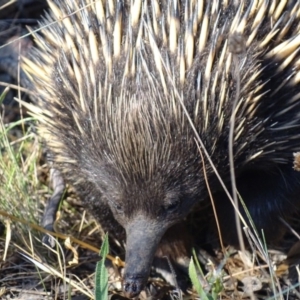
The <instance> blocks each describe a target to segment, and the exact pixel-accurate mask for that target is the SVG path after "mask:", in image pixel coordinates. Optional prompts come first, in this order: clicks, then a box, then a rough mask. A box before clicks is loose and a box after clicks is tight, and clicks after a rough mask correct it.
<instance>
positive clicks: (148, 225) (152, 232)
mask: <svg viewBox="0 0 300 300" xmlns="http://www.w3.org/2000/svg"><path fill="white" fill-rule="evenodd" d="M166 229H167V228H166V226H165V224H162V223H161V222H159V221H157V220H149V218H147V217H145V216H143V215H138V216H136V217H135V218H134V219H133V220H132V221H130V223H129V224H128V225H127V226H126V235H127V239H126V258H125V262H126V266H125V272H124V276H123V290H124V292H125V294H126V296H127V297H128V298H133V297H135V296H137V295H138V294H139V293H140V292H141V291H142V290H143V288H144V286H145V284H146V283H147V280H148V276H149V273H150V268H151V265H152V261H153V257H154V255H155V252H156V249H157V247H158V244H159V242H160V240H161V237H162V236H163V234H164V233H165V231H166Z"/></svg>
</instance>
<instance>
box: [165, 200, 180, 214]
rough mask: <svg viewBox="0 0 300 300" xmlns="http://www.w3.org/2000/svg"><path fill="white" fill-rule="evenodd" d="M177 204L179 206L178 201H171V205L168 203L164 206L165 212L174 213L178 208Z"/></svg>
mask: <svg viewBox="0 0 300 300" xmlns="http://www.w3.org/2000/svg"><path fill="white" fill-rule="evenodd" d="M179 204H180V201H179V200H176V201H173V202H171V203H168V204H167V205H166V206H165V210H166V211H167V212H173V211H175V210H176V209H177V208H178V207H179Z"/></svg>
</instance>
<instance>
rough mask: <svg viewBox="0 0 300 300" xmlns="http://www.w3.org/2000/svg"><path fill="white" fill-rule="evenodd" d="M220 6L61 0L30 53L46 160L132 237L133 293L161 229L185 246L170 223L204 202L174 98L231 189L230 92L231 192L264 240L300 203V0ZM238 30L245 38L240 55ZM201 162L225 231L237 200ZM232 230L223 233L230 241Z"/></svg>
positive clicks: (197, 164)
mask: <svg viewBox="0 0 300 300" xmlns="http://www.w3.org/2000/svg"><path fill="white" fill-rule="evenodd" d="M228 2H229V3H227V1H219V0H214V1H204V0H198V1H197V0H186V1H176V0H171V1H164V0H163V1H157V0H152V1H150V0H149V1H141V0H140V1H139V0H136V1H114V0H111V1H101V0H99V1H95V2H94V1H89V0H83V1H79V2H78V1H74V0H67V1H59V0H56V1H55V3H52V2H50V6H51V9H52V12H51V13H50V15H49V16H47V18H46V20H45V21H44V24H49V25H48V26H47V27H46V28H44V29H43V34H42V35H41V36H40V35H38V34H35V36H36V41H37V43H38V47H37V48H36V50H35V51H34V52H33V54H32V57H31V60H26V63H25V66H24V68H25V69H26V70H27V72H28V75H29V77H30V78H31V80H32V81H33V82H34V84H35V86H36V91H37V93H38V95H39V97H38V99H37V100H36V104H35V105H34V106H33V105H32V106H30V109H31V110H32V111H33V112H34V114H35V115H36V116H37V118H38V119H39V121H40V126H39V129H40V134H41V136H42V137H43V138H44V140H45V141H46V143H47V146H48V148H49V149H50V151H51V153H52V156H53V159H52V160H53V163H54V166H55V167H56V168H57V169H58V170H60V171H61V172H62V173H63V174H64V177H65V179H66V180H67V181H68V182H70V183H72V184H73V185H74V187H75V188H76V189H77V191H78V193H79V194H80V195H81V198H82V201H83V202H84V203H85V204H86V206H87V207H88V208H89V209H90V211H91V212H93V214H94V216H95V217H96V218H97V219H98V220H99V222H100V223H101V225H102V226H103V228H104V230H108V231H109V233H110V234H112V235H114V234H115V235H116V236H117V237H118V238H121V239H122V237H124V231H123V229H122V228H124V229H125V231H126V234H127V241H126V268H125V274H124V285H123V287H124V290H125V291H126V293H127V295H129V296H135V295H137V294H138V293H139V292H140V291H141V289H142V288H143V286H144V284H145V282H146V280H147V277H148V275H149V270H150V266H151V263H152V260H153V256H154V254H155V251H156V249H157V247H158V245H159V243H160V241H161V237H162V236H164V234H165V233H166V232H167V237H166V236H164V237H163V238H162V241H168V239H169V238H171V239H172V242H170V243H169V245H175V246H174V247H175V248H176V243H177V244H178V245H179V244H180V243H181V244H182V242H183V240H184V239H183V236H184V234H181V233H180V231H178V226H177V229H176V231H173V232H172V230H173V229H172V228H173V227H172V226H173V225H174V224H179V228H180V224H183V219H184V218H185V217H186V216H187V215H188V214H189V213H190V212H191V211H192V210H193V207H194V205H195V204H196V203H199V202H200V201H209V200H208V198H207V197H208V193H207V190H206V184H205V181H204V175H203V171H204V169H203V162H202V159H201V156H200V151H199V148H198V146H197V143H196V141H195V140H196V139H195V133H194V131H193V129H192V126H191V124H190V122H189V121H188V118H187V116H186V114H185V112H184V111H183V107H182V104H184V106H185V107H186V109H187V112H188V114H189V116H190V117H191V120H192V122H193V124H194V126H195V128H196V130H197V132H198V134H199V135H200V138H201V139H202V141H203V144H204V146H205V149H206V150H207V152H208V154H209V156H210V157H211V159H212V162H213V163H214V165H215V166H216V169H217V170H218V172H219V173H220V175H221V177H222V178H223V180H224V181H225V183H226V184H228V183H229V161H228V138H229V129H230V118H231V115H232V103H233V100H234V99H235V97H236V96H237V97H238V103H237V107H236V124H235V131H234V147H233V153H234V157H235V162H234V164H235V170H236V176H237V187H238V190H240V192H241V196H242V198H243V199H244V201H245V202H246V204H247V206H248V209H249V211H250V212H251V213H252V216H253V219H254V221H255V223H256V225H257V227H258V229H260V228H263V229H264V230H265V232H266V236H267V240H268V239H269V240H270V239H276V238H277V233H278V234H279V225H280V222H279V220H278V217H279V216H284V217H286V216H289V215H290V214H291V213H292V212H294V211H295V210H296V209H298V207H299V204H300V201H299V199H298V197H300V196H299V195H300V176H299V174H298V173H296V172H295V171H293V169H292V161H293V152H296V151H299V150H300V100H299V99H300V88H299V80H300V76H299V65H300V61H299V51H300V4H299V1H282V0H280V1H279V0H278V1H267V0H259V1H241V2H240V4H239V6H238V7H235V6H234V4H233V3H232V2H233V1H228ZM53 21H57V22H53ZM233 34H239V35H241V36H243V37H244V39H245V45H244V46H245V51H244V52H243V53H240V54H235V55H236V56H235V57H233V54H231V53H229V51H228V39H229V37H230V36H231V35H233ZM233 58H234V60H235V61H237V64H238V70H235V68H234V63H233ZM238 77H239V78H240V80H241V86H240V90H238V89H237V78H238ZM201 152H202V154H203V155H204V154H205V153H204V149H203V148H202V149H201ZM204 165H205V172H206V174H207V177H208V183H209V185H210V188H211V189H212V191H213V193H214V195H215V201H216V203H217V205H218V206H217V208H218V212H219V218H220V220H223V222H222V224H223V228H225V227H226V226H228V227H229V229H230V228H231V227H233V226H234V221H233V218H232V217H231V216H233V211H232V209H231V205H230V204H229V201H228V199H227V197H226V196H225V194H224V193H223V192H222V189H221V187H220V184H219V182H218V180H217V178H216V176H215V174H214V171H213V169H212V167H211V165H210V163H208V160H207V157H206V156H205V155H204ZM229 186H230V185H229ZM116 220H117V221H116ZM119 224H121V226H120V225H119ZM168 228H171V229H169V231H168ZM174 230H175V229H174ZM177 231H178V234H177ZM233 232H235V231H234V230H224V234H225V236H227V241H229V242H231V241H232V240H233V238H232V233H233ZM174 233H175V234H174ZM226 233H227V234H226ZM184 245H187V244H184ZM183 248H184V247H183ZM185 250H186V251H185V255H187V256H188V255H189V254H190V249H189V248H188V249H185ZM183 252H184V251H183ZM183 252H181V253H183ZM168 255H169V256H171V258H172V250H170V251H169V253H168Z"/></svg>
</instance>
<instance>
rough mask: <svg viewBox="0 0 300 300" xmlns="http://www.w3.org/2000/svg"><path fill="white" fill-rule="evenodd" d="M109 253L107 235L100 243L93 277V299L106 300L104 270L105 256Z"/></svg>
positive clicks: (105, 275) (105, 276)
mask: <svg viewBox="0 0 300 300" xmlns="http://www.w3.org/2000/svg"><path fill="white" fill-rule="evenodd" d="M108 253H109V244H108V235H107V234H106V235H105V238H104V241H103V243H102V246H101V249H100V253H99V255H100V256H101V260H100V261H99V262H98V263H97V265H96V276H95V299H96V300H107V299H108V273H107V270H106V268H105V259H106V255H107V254H108Z"/></svg>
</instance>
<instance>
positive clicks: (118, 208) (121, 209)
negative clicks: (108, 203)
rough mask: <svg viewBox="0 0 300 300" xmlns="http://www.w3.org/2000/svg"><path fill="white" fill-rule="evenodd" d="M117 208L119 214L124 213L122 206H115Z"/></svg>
mask: <svg viewBox="0 0 300 300" xmlns="http://www.w3.org/2000/svg"><path fill="white" fill-rule="evenodd" d="M115 208H116V210H117V211H118V212H122V211H123V207H122V205H119V204H117V205H116V206H115Z"/></svg>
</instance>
